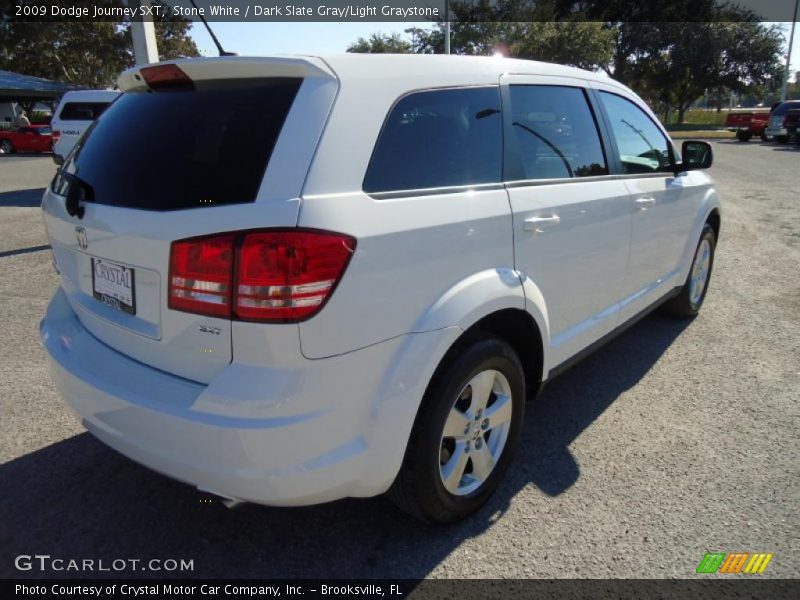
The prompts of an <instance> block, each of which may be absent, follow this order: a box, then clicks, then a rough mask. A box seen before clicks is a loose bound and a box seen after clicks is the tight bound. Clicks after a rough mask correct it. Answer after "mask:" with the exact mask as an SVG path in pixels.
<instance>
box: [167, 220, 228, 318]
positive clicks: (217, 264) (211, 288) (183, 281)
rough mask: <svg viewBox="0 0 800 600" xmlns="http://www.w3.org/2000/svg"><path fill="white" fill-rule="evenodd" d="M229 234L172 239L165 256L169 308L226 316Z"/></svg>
mask: <svg viewBox="0 0 800 600" xmlns="http://www.w3.org/2000/svg"><path fill="white" fill-rule="evenodd" d="M235 239H236V238H235V237H234V236H233V235H219V236H212V237H205V238H195V239H190V240H183V241H180V242H174V243H173V244H172V248H171V251H170V256H169V307H170V308H174V309H175V310H183V311H186V312H193V313H200V314H203V315H211V316H214V317H228V316H229V315H230V312H231V289H232V285H231V274H232V271H233V243H234V240H235Z"/></svg>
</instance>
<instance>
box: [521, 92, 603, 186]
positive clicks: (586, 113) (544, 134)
mask: <svg viewBox="0 0 800 600" xmlns="http://www.w3.org/2000/svg"><path fill="white" fill-rule="evenodd" d="M511 116H512V124H513V129H514V136H515V138H516V142H517V150H518V152H519V155H520V159H521V161H522V170H523V178H524V179H554V178H562V177H589V176H592V175H607V174H608V165H607V164H606V158H605V155H604V154H603V145H602V143H601V142H600V135H599V133H598V131H597V123H596V121H595V118H594V115H593V114H592V110H591V108H590V107H589V102H588V100H587V98H586V93H585V92H584V91H583V90H582V89H580V88H576V87H565V86H555V85H512V86H511Z"/></svg>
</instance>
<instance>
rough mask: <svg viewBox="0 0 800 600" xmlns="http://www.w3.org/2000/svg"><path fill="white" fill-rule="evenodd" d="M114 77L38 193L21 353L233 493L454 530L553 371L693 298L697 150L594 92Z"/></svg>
mask: <svg viewBox="0 0 800 600" xmlns="http://www.w3.org/2000/svg"><path fill="white" fill-rule="evenodd" d="M119 86H120V88H121V89H122V90H124V91H125V93H124V94H123V96H122V97H121V98H120V99H119V100H117V101H116V102H115V103H114V104H113V105H112V106H111V107H110V108H109V109H108V110H107V111H106V112H105V113H104V114H103V116H102V117H101V118H100V119H99V120H98V121H97V122H96V124H95V125H94V128H93V130H92V131H91V132H90V133H89V135H87V136H84V137H83V138H82V140H81V142H80V144H79V146H78V148H77V149H76V151H75V152H74V153H73V154H72V155H71V156H70V157H69V158H68V160H67V162H66V164H64V165H63V167H62V168H61V169H60V171H59V173H58V175H57V176H56V178H55V179H54V181H53V184H52V186H51V189H50V190H48V191H47V192H46V193H45V195H44V199H43V206H42V208H43V210H44V218H45V223H46V226H47V231H48V234H49V237H50V240H51V243H52V248H53V253H54V256H55V262H56V266H57V269H58V270H59V272H60V274H61V286H60V289H59V290H58V291H57V292H56V294H55V297H54V298H53V300H52V301H51V303H50V306H49V307H48V309H47V314H46V316H45V318H44V320H43V321H42V324H41V335H42V340H43V342H44V345H45V347H46V349H47V353H48V355H49V359H50V365H51V368H52V373H53V377H54V379H55V382H56V385H57V387H58V389H59V390H60V392H61V393H62V394H63V395H64V397H65V398H66V400H67V401H68V402H69V404H70V405H71V406H72V408H73V409H74V410H75V412H76V413H77V414H78V416H79V417H80V419H81V420H82V422H83V423H84V425H85V426H86V428H87V429H88V430H89V431H90V432H91V433H93V434H94V435H96V436H97V437H98V438H100V439H101V440H102V441H103V442H105V443H107V444H108V445H109V446H111V447H113V448H115V449H117V450H119V451H120V452H122V453H123V454H125V455H127V456H129V457H131V458H132V459H134V460H136V461H138V462H140V463H142V464H144V465H147V466H149V467H151V468H152V469H154V470H156V471H159V472H162V473H166V474H168V475H170V476H172V477H174V478H176V479H179V480H182V481H185V482H188V483H190V484H192V485H193V486H196V487H197V488H199V489H201V490H204V491H207V492H210V493H213V494H216V495H218V496H221V497H223V498H225V499H228V501H230V502H235V501H252V502H258V503H263V504H269V505H283V506H288V505H304V504H313V503H319V502H326V501H330V500H334V499H337V498H343V497H348V496H354V497H364V496H374V495H376V494H381V493H383V492H386V491H387V490H388V491H389V492H390V495H391V496H392V497H393V498H394V499H395V500H396V501H397V502H398V504H400V505H401V506H402V507H403V508H405V509H407V510H409V511H410V512H412V513H413V514H415V515H417V516H419V517H421V518H424V519H427V520H429V521H436V522H448V521H454V520H457V519H459V518H463V517H465V516H466V515H468V514H469V513H471V512H472V511H474V510H476V509H477V508H478V507H479V506H480V505H481V504H482V503H483V502H485V501H486V500H487V498H488V497H489V495H490V494H491V493H492V491H493V490H494V489H495V488H496V487H497V485H498V483H499V482H500V480H501V479H502V477H503V476H504V474H505V472H506V470H507V468H508V465H509V462H510V460H511V456H512V453H513V450H514V447H515V445H516V444H517V441H518V439H519V433H520V428H521V427H522V421H523V411H524V408H525V401H526V399H527V398H530V397H532V396H534V395H535V394H536V392H537V391H538V389H539V388H540V386H541V384H542V383H543V382H544V381H545V380H547V379H548V378H551V377H553V376H554V375H555V374H556V373H558V372H560V371H562V370H563V369H564V368H566V367H567V366H568V365H570V364H572V363H573V362H574V361H575V360H576V359H577V358H579V357H581V356H582V355H583V354H585V353H586V352H587V351H588V350H590V349H592V348H594V347H596V346H597V345H598V344H599V343H601V342H603V341H605V340H607V339H608V338H609V337H610V336H611V335H613V334H614V333H615V332H617V331H619V330H620V329H621V328H622V327H624V326H625V325H626V324H629V323H630V322H632V321H633V320H635V319H637V318H638V317H640V316H642V315H643V314H645V313H647V312H648V311H649V310H651V309H653V308H654V307H656V306H658V305H660V304H662V303H664V302H667V306H668V307H669V308H670V309H671V310H672V311H673V312H675V313H678V314H680V315H686V316H691V315H694V314H695V313H697V311H698V309H699V308H700V306H701V304H702V303H703V299H704V296H705V293H706V289H707V285H708V280H709V275H710V273H711V267H712V264H713V255H714V247H715V242H716V239H717V235H718V233H719V227H720V213H719V203H718V200H717V192H716V190H715V188H714V184H713V182H712V180H711V179H710V178H709V177H708V176H706V175H705V174H704V173H703V172H702V171H698V170H696V169H698V168H703V167H706V166H708V165H710V164H711V150H710V146H709V145H708V144H707V143H705V142H687V143H684V147H683V152H682V154H683V157H682V158H681V155H680V154H679V153H678V152H677V150H676V149H675V148H673V146H672V143H671V142H670V139H669V137H668V135H667V134H666V133H665V132H664V129H663V128H662V126H661V125H660V124H659V122H658V120H657V119H656V117H655V116H654V115H653V113H652V112H651V111H650V110H649V109H648V108H647V106H646V105H645V104H644V103H643V102H642V101H641V100H640V99H639V98H638V97H637V96H636V95H635V94H633V93H632V92H631V91H630V90H629V89H627V88H626V87H624V86H622V85H620V84H618V83H616V82H614V81H612V80H610V79H608V78H606V77H602V76H599V75H597V74H594V73H590V72H587V71H582V70H578V69H572V68H566V67H561V66H557V65H551V64H545V63H537V62H528V61H518V60H507V59H500V58H477V57H456V56H452V57H451V56H375V55H373V56H367V55H345V56H331V57H298V58H239V57H233V58H204V59H196V60H186V61H178V62H170V63H162V64H159V65H155V66H148V67H144V68H134V69H131V70H128V71H126V72H124V73H123V74H122V75H121V76H120V78H119ZM120 140H124V143H119V142H120ZM575 401H576V402H579V401H580V399H579V398H576V400H575Z"/></svg>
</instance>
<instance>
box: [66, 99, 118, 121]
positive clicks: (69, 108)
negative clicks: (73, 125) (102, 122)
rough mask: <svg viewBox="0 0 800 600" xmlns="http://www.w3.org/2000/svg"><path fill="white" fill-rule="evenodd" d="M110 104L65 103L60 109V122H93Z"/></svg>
mask: <svg viewBox="0 0 800 600" xmlns="http://www.w3.org/2000/svg"><path fill="white" fill-rule="evenodd" d="M109 104H111V103H110V102H67V103H66V104H65V105H64V108H62V109H61V114H60V115H59V119H61V120H62V121H94V120H95V119H96V118H98V117H99V116H100V115H102V114H103V112H105V110H106V109H107V108H108V106H109Z"/></svg>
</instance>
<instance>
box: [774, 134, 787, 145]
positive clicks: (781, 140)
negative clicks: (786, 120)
mask: <svg viewBox="0 0 800 600" xmlns="http://www.w3.org/2000/svg"><path fill="white" fill-rule="evenodd" d="M775 141H776V142H778V143H779V144H785V143H786V142H788V141H789V136H788V135H776V136H775Z"/></svg>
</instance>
